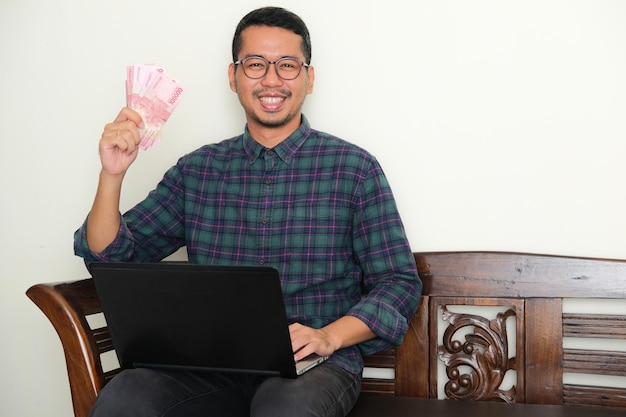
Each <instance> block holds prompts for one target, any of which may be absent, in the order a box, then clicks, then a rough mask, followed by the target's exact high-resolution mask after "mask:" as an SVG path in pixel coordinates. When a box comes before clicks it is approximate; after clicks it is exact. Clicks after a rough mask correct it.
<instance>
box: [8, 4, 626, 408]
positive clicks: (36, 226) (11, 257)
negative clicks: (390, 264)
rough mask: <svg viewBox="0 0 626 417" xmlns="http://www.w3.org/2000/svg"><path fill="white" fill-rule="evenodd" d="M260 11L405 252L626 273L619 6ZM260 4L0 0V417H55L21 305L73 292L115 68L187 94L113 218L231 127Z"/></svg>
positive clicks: (36, 333)
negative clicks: (33, 295)
mask: <svg viewBox="0 0 626 417" xmlns="http://www.w3.org/2000/svg"><path fill="white" fill-rule="evenodd" d="M274 4H276V5H283V6H285V7H287V8H289V9H291V10H293V11H295V12H296V13H298V14H299V15H300V16H301V17H303V19H304V20H305V21H306V22H307V24H308V25H309V29H310V31H311V34H312V37H313V64H314V66H315V67H316V76H317V78H316V86H315V91H314V93H313V94H312V95H311V96H309V97H308V99H307V102H306V104H305V114H306V115H307V117H308V118H309V120H310V122H311V124H312V125H313V126H314V127H315V128H317V129H319V130H324V131H327V132H330V133H333V134H335V135H337V136H340V137H342V138H344V139H347V140H350V141H352V142H355V143H357V144H359V145H361V146H363V147H364V148H366V149H368V150H370V151H371V152H372V153H373V154H375V155H376V156H377V157H378V158H379V160H380V162H381V164H382V165H383V168H385V170H386V172H387V175H388V177H389V180H390V182H391V185H392V187H393V189H394V192H395V195H396V198H397V201H398V204H399V207H400V211H401V214H402V215H403V219H404V222H405V225H406V229H407V232H408V235H409V238H410V241H411V244H412V247H413V250H415V251H428V250H501V251H522V252H537V253H547V254H564V255H582V256H594V257H604V258H626V217H625V215H624V214H625V213H626V193H625V192H624V190H623V186H624V181H625V180H626V164H624V150H625V148H626V146H625V145H624V138H625V136H626V124H625V115H626V77H625V74H626V24H625V22H626V2H624V1H621V0H613V1H609V0H525V1H508V0H492V1H489V0H449V1H434V0H432V1H427V0H414V1H408V0H402V1H400V0H386V1H369V0H343V1H337V0H333V1H330V0H316V1H315V2H304V1H296V0H292V1H276V2H275V3H274ZM263 5H266V3H265V2H258V1H248V0H246V1H244V0H239V1H236V2H207V1H200V0H196V1H192V0H180V1H177V2H173V1H165V0H123V1H122V0H109V1H106V2H96V1H88V0H56V1H47V0H1V2H0V59H1V63H2V65H0V98H1V101H0V141H1V144H2V147H1V149H0V181H1V185H2V187H1V190H2V191H1V198H2V205H1V209H0V210H2V211H1V213H2V216H0V222H1V223H0V226H1V227H0V232H1V233H2V235H1V236H2V237H1V239H2V240H1V242H2V249H1V251H0V271H1V281H0V286H1V287H0V332H1V333H0V334H1V336H0V341H1V347H0V352H1V356H0V369H2V372H1V373H0V416H7V417H8V416H11V417H14V416H41V415H46V416H50V417H61V416H69V415H71V414H72V411H71V403H70V397H69V387H68V384H67V378H66V375H65V364H64V361H63V353H62V349H61V346H60V343H59V342H58V339H57V336H56V334H55V333H54V330H53V329H52V327H51V325H50V324H49V323H48V322H47V320H46V319H45V318H44V316H43V315H42V314H41V313H40V312H39V310H37V308H36V307H35V306H34V305H33V304H32V303H31V302H30V301H29V300H28V299H27V298H26V296H25V295H24V292H25V291H26V289H27V288H28V287H29V286H30V285H32V284H34V283H36V282H43V281H59V280H67V279H79V278H84V277H86V276H87V272H86V270H85V268H84V266H83V264H82V261H81V260H80V259H79V258H76V257H75V256H74V255H73V249H72V243H73V232H74V230H75V229H76V228H78V227H79V226H80V224H81V223H82V221H83V219H84V218H85V216H86V214H87V212H88V210H89V208H90V205H91V202H92V198H93V195H94V192H95V186H96V181H97V175H98V171H99V160H98V155H97V142H98V139H99V137H100V133H101V132H102V128H103V126H104V124H105V123H107V122H109V121H111V120H112V119H113V118H114V117H115V115H116V114H117V112H118V110H119V108H120V107H121V106H122V105H123V104H124V100H125V98H124V97H125V96H124V80H125V68H126V66H127V65H129V64H135V63H157V64H160V65H162V66H165V67H166V68H167V70H168V72H169V74H171V75H172V76H174V77H176V78H178V79H179V80H180V81H181V83H182V84H183V86H184V87H185V88H186V93H185V96H184V97H183V100H182V101H181V103H180V105H179V107H178V108H177V109H176V111H175V112H174V114H173V116H172V118H171V119H170V120H169V122H168V124H167V125H166V127H165V129H164V131H163V137H162V140H161V143H160V144H159V145H158V146H157V147H156V148H154V149H152V150H149V151H146V152H142V153H141V155H140V156H139V158H138V160H137V162H136V163H135V165H133V167H132V168H131V170H130V172H129V174H128V175H127V181H126V183H125V189H124V194H123V199H122V205H123V207H122V209H126V208H129V207H130V206H131V205H132V204H133V203H135V202H137V201H138V200H139V199H141V198H143V196H145V194H146V193H147V192H148V191H149V190H150V189H151V188H152V187H153V186H154V185H155V184H156V182H157V181H158V180H159V179H160V177H161V175H162V174H163V172H164V171H165V170H166V169H167V168H168V167H169V166H171V165H172V164H173V163H175V161H176V160H177V158H178V157H179V156H181V155H182V154H184V153H187V152H189V151H192V150H193V149H195V148H197V147H199V146H201V145H202V144H205V143H208V142H216V141H218V140H221V139H224V138H227V137H231V136H234V135H236V134H239V133H240V132H241V131H242V129H243V123H244V117H243V113H242V111H241V109H240V107H239V103H238V101H237V98H236V96H235V94H233V93H232V92H231V91H230V90H229V88H228V82H227V76H226V69H227V65H228V63H229V61H230V43H231V40H232V34H233V31H234V28H235V26H236V24H237V22H238V21H239V19H240V18H241V17H242V16H243V15H244V14H245V13H247V12H248V11H249V10H251V9H253V8H256V7H258V6H263Z"/></svg>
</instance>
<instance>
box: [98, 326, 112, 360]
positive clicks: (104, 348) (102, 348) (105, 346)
mask: <svg viewBox="0 0 626 417" xmlns="http://www.w3.org/2000/svg"><path fill="white" fill-rule="evenodd" d="M93 337H94V339H95V341H96V346H97V347H98V352H100V354H103V353H105V352H110V351H112V350H113V349H114V347H113V340H112V339H111V334H110V333H109V328H108V327H100V328H98V329H94V330H93Z"/></svg>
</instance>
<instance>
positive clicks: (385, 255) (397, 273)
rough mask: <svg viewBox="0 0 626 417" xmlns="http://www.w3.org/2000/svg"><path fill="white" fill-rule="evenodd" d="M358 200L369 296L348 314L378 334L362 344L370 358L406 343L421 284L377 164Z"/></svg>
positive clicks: (359, 242) (359, 256) (359, 247)
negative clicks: (384, 350) (378, 352)
mask: <svg viewBox="0 0 626 417" xmlns="http://www.w3.org/2000/svg"><path fill="white" fill-rule="evenodd" d="M358 202H359V204H358V205H359V207H358V210H357V214H356V216H355V219H354V241H353V245H354V253H355V256H356V260H357V262H358V263H359V264H360V265H361V268H362V270H363V285H364V287H365V289H366V294H365V295H364V296H363V298H362V299H361V301H360V302H359V303H358V304H356V305H355V306H354V307H353V308H352V309H351V310H350V312H349V313H348V314H350V315H352V316H354V317H357V318H359V319H361V320H362V321H364V322H365V323H366V324H367V325H368V326H369V327H370V329H372V331H373V332H374V333H376V335H377V336H378V337H376V338H374V339H372V340H369V341H367V342H364V343H361V344H360V345H359V348H360V349H361V351H362V353H363V354H364V355H369V354H372V353H375V352H377V351H380V350H383V349H386V348H389V347H392V346H395V345H399V344H401V343H402V341H403V339H404V335H405V334H406V332H407V330H408V324H409V322H410V320H411V318H412V317H413V315H414V314H415V311H416V310H417V306H418V304H419V300H420V296H421V291H422V283H421V280H420V278H419V276H418V273H417V267H416V265H415V258H414V256H413V253H412V251H411V248H410V246H409V242H408V239H407V237H406V233H405V230H404V226H403V224H402V220H401V218H400V215H399V212H398V209H397V206H396V203H395V199H394V197H393V193H392V191H391V188H390V187H389V184H388V182H387V179H386V177H385V175H384V173H383V171H382V168H381V167H380V165H379V164H378V163H377V162H375V163H374V164H373V167H372V170H370V172H369V175H368V176H367V177H366V178H365V180H364V182H363V184H362V185H361V187H360V193H359V198H358Z"/></svg>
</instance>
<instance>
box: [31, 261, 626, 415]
mask: <svg viewBox="0 0 626 417" xmlns="http://www.w3.org/2000/svg"><path fill="white" fill-rule="evenodd" d="M415 259H416V261H417V266H418V269H419V272H420V276H421V278H422V280H423V282H424V293H423V298H422V302H421V303H420V306H419V309H418V312H417V313H416V314H415V316H414V317H413V319H412V321H411V323H410V328H409V332H408V333H407V335H406V337H405V340H404V343H403V344H402V346H400V347H398V348H396V349H389V350H387V351H384V352H380V353H378V354H376V355H373V356H370V357H368V358H366V363H367V366H368V367H369V368H370V370H371V369H379V370H382V371H389V373H391V374H392V377H391V378H381V377H366V378H365V379H364V384H363V393H364V394H366V395H367V394H378V395H398V396H414V397H423V398H438V397H442V396H446V397H449V398H456V399H469V400H484V399H497V400H502V401H509V402H520V403H539V404H577V403H581V404H593V405H599V406H619V407H626V388H623V387H625V386H626V384H624V383H623V382H621V383H622V385H621V386H622V388H618V387H617V388H616V387H610V386H606V385H608V383H607V384H604V381H607V382H610V379H611V378H610V377H622V378H624V377H626V353H624V352H625V351H626V342H624V339H626V326H625V325H624V324H625V323H626V322H625V321H624V320H625V319H626V310H624V309H622V310H621V315H618V314H613V313H607V312H604V313H595V312H594V314H589V313H572V312H565V313H564V312H563V305H564V303H566V302H567V300H568V299H614V300H624V298H626V261H617V260H602V259H588V258H573V257H559V256H544V255H532V254H519V253H495V252H447V253H444V252H439V253H416V254H415ZM27 295H28V296H29V297H30V298H31V300H33V302H34V303H35V304H37V306H39V308H40V309H41V310H42V311H43V312H44V314H45V315H46V316H47V317H48V319H49V320H50V322H51V323H52V324H53V326H54V328H55V329H56V331H57V333H58V335H59V337H60V339H61V343H62V345H63V349H64V352H65V358H66V364H67V371H68V377H69V382H70V388H71V393H72V402H73V405H74V413H75V416H76V417H87V415H88V413H89V410H90V408H91V406H92V405H93V403H94V401H95V398H96V395H97V393H98V392H99V391H100V389H102V387H103V386H104V385H105V384H106V383H107V382H108V381H109V380H110V379H111V378H112V377H113V376H114V375H115V374H116V373H117V372H118V371H119V370H118V369H111V370H108V371H107V372H103V368H102V360H101V357H102V355H103V354H107V352H110V351H112V349H113V345H112V343H111V339H110V336H109V333H108V330H107V328H106V325H104V326H95V327H94V328H91V327H90V325H89V323H88V319H87V318H88V317H89V316H92V315H95V314H98V313H101V307H100V304H99V301H98V297H97V294H96V291H95V288H94V286H93V283H92V281H91V280H90V279H87V280H82V281H75V282H68V283H57V284H37V285H34V286H32V287H31V288H30V289H29V290H28V291H27ZM605 301H606V300H605ZM459 306H473V307H475V308H478V309H480V308H485V307H487V309H488V310H489V313H490V314H491V317H486V316H484V315H482V314H479V313H475V312H471V313H467V312H461V311H457V309H458V308H459ZM493 308H497V309H498V312H497V313H496V314H495V315H494V313H493V311H492V309H493ZM442 319H443V320H444V321H443V323H445V324H446V325H447V326H448V328H447V330H445V331H444V329H440V326H441V323H442ZM468 331H469V332H468ZM574 336H575V337H577V338H580V337H582V338H601V339H602V340H604V341H607V340H608V341H609V342H610V341H611V340H613V341H619V342H618V344H619V347H620V349H601V350H591V351H590V350H587V349H584V348H580V347H564V344H563V342H564V339H567V338H570V337H574ZM513 339H514V340H515V342H514V343H512V340H513ZM441 367H443V368H444V369H445V371H446V373H447V375H449V376H450V377H449V378H448V377H446V373H444V374H443V378H442V377H441V374H442V372H441V371H440V370H439V368H441ZM383 373H384V372H383ZM567 373H569V374H574V375H578V374H584V375H603V376H604V378H605V379H603V380H602V381H603V386H601V387H598V386H591V385H588V384H584V383H580V382H576V383H570V382H567V381H566V380H564V377H563V376H564V374H567ZM511 374H513V382H512V383H510V384H509V386H505V387H503V385H502V384H501V382H502V381H504V380H506V378H509V377H510V375H511ZM394 375H395V377H394ZM607 376H608V377H607ZM583 381H586V377H583ZM620 381H621V380H620ZM618 383H619V382H618ZM441 392H443V394H442V393H441Z"/></svg>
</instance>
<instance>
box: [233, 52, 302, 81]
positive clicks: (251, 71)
mask: <svg viewBox="0 0 626 417" xmlns="http://www.w3.org/2000/svg"><path fill="white" fill-rule="evenodd" d="M234 64H235V65H241V67H242V68H243V73H244V74H246V77H248V78H251V79H253V80H258V79H259V78H263V77H265V75H266V74H267V71H268V69H269V67H270V64H274V68H275V69H276V74H278V76H279V77H280V78H282V79H283V80H293V79H295V78H298V75H300V71H301V70H302V67H307V68H308V66H309V64H306V63H304V62H301V61H298V60H297V59H294V58H289V57H285V58H280V59H279V60H277V61H273V62H272V61H268V60H267V59H265V58H263V57H262V56H249V57H247V58H244V59H241V60H239V61H235V62H234Z"/></svg>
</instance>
